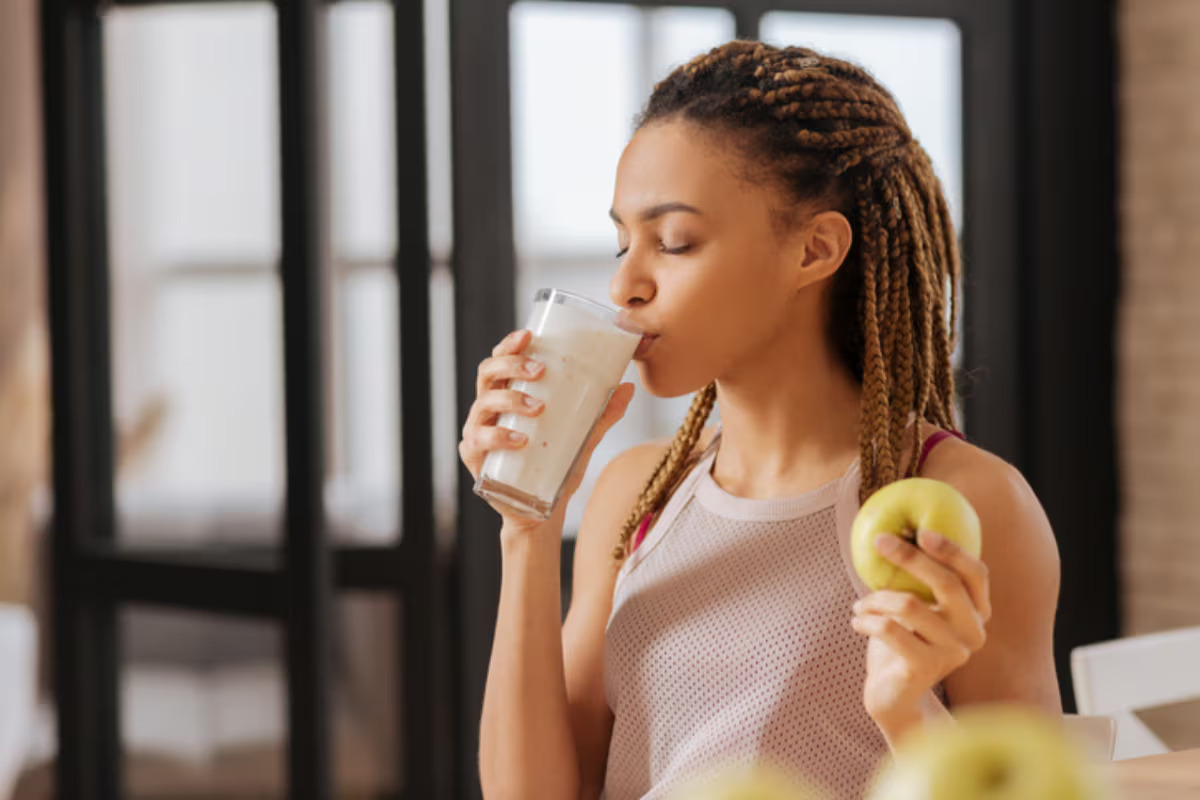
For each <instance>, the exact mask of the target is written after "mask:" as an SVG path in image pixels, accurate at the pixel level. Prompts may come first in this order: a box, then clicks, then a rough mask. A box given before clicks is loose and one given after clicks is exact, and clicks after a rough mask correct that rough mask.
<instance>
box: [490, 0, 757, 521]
mask: <svg viewBox="0 0 1200 800" xmlns="http://www.w3.org/2000/svg"><path fill="white" fill-rule="evenodd" d="M509 23H510V29H511V37H512V41H511V48H510V49H511V53H512V56H511V58H512V125H513V203H514V225H515V240H516V249H517V287H518V288H517V297H516V298H515V300H516V307H517V320H518V323H520V322H521V321H523V320H524V319H525V317H526V315H527V314H528V311H529V308H530V306H531V301H532V298H533V293H534V291H535V290H536V289H537V288H540V287H543V286H554V287H558V288H562V289H568V290H571V291H576V292H580V293H582V294H584V295H587V296H589V297H594V298H596V299H598V300H601V301H607V298H608V284H609V280H610V278H611V277H612V273H613V270H614V269H615V267H616V261H615V259H614V258H613V255H614V253H615V251H616V234H615V233H614V231H613V227H612V222H611V221H610V220H609V218H608V209H609V206H610V205H611V204H612V192H613V182H614V180H615V176H616V168H617V161H618V160H619V158H620V156H621V151H622V150H623V149H624V147H625V144H626V143H627V142H628V141H629V137H630V135H631V134H632V132H633V119H634V117H635V116H636V114H637V113H638V112H639V111H640V110H641V107H642V105H643V104H644V103H645V101H646V99H647V98H648V97H649V94H650V90H651V89H652V88H653V86H654V83H655V82H656V81H657V80H660V79H661V78H663V77H665V74H666V72H667V70H669V69H670V68H671V67H673V66H675V65H677V64H679V63H682V62H684V61H687V60H688V59H690V58H691V57H692V56H694V55H697V54H699V53H701V52H703V51H705V50H708V49H710V48H712V47H715V46H717V45H719V44H721V43H723V42H725V41H728V40H729V39H731V38H733V36H734V30H735V28H734V20H733V16H732V15H731V14H729V13H728V12H727V11H724V10H722V9H704V8H686V7H685V8H670V9H665V8H664V9H645V8H638V7H635V6H631V5H624V4H600V3H586V4H572V3H556V2H519V3H516V4H514V5H513V7H512V11H511V14H510V17H509ZM564 65H570V68H569V69H564ZM636 374H637V373H636V369H633V368H631V370H630V372H629V373H628V376H627V380H635V381H636ZM689 402H690V399H689V398H686V397H685V398H678V399H676V400H672V401H661V400H654V401H653V402H651V400H650V399H649V398H648V397H647V396H646V395H645V393H644V392H639V393H638V395H637V397H636V398H635V399H634V402H633V405H632V406H631V407H630V410H629V412H628V413H627V414H626V416H625V419H624V420H622V421H621V423H620V424H618V426H617V427H616V428H614V429H613V431H611V432H610V433H609V435H608V436H607V437H606V438H605V440H604V441H603V442H602V443H601V445H600V447H599V448H598V450H597V452H596V455H595V456H594V458H593V459H592V465H591V467H590V469H589V471H588V474H587V476H585V478H584V482H583V486H582V488H581V489H580V493H579V494H580V496H581V497H586V496H587V495H588V494H589V493H590V491H591V487H592V485H593V484H594V481H595V478H596V475H597V474H598V473H599V471H600V470H601V469H603V467H604V465H605V464H606V463H607V462H608V461H609V460H610V459H611V458H612V457H613V456H615V455H616V454H617V453H619V452H621V451H622V450H625V449H627V448H629V447H631V446H633V445H634V444H637V443H639V442H643V441H646V440H647V439H653V438H656V437H661V436H667V435H670V434H671V433H672V432H673V431H674V430H675V428H676V426H678V424H679V423H680V422H682V420H683V418H684V415H685V413H686V411H687V406H688V404H689ZM583 506H584V504H583V503H581V502H577V503H573V504H572V506H571V508H570V509H569V511H568V515H567V521H566V531H567V534H568V535H573V533H574V531H575V530H577V528H578V525H579V522H580V520H581V518H582V514H583Z"/></svg>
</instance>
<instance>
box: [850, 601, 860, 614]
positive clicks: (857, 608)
mask: <svg viewBox="0 0 1200 800" xmlns="http://www.w3.org/2000/svg"><path fill="white" fill-rule="evenodd" d="M850 610H851V611H853V612H854V613H855V614H858V613H859V612H861V611H862V601H861V600H859V601H856V602H855V603H854V605H852V606H850Z"/></svg>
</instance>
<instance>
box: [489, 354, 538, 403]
mask: <svg viewBox="0 0 1200 800" xmlns="http://www.w3.org/2000/svg"><path fill="white" fill-rule="evenodd" d="M545 369H546V366H545V365H544V364H543V363H542V362H540V361H537V360H535V359H532V358H526V357H525V356H520V355H504V356H496V357H493V358H487V359H484V360H483V361H482V362H480V364H479V373H478V378H477V380H476V381H475V394H476V396H478V395H482V394H483V393H484V392H486V391H488V390H489V389H502V388H505V387H507V386H508V382H509V381H514V380H523V381H529V380H537V379H538V378H539V377H541V374H542V373H543V372H544V371H545Z"/></svg>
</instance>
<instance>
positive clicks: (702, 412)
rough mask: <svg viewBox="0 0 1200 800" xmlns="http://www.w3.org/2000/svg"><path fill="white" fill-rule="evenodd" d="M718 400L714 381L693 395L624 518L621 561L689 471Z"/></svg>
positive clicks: (618, 554) (619, 549)
mask: <svg viewBox="0 0 1200 800" xmlns="http://www.w3.org/2000/svg"><path fill="white" fill-rule="evenodd" d="M716 401H717V385H716V384H715V383H710V384H709V385H708V386H705V387H704V388H703V389H701V390H700V391H698V392H696V396H695V397H694V398H692V406H691V408H690V409H688V414H687V417H686V418H685V419H684V421H683V424H682V425H680V426H679V430H677V431H676V432H675V438H674V439H672V440H671V447H670V449H668V450H667V452H666V453H664V454H663V457H662V459H661V460H660V461H659V462H658V466H656V467H655V468H654V472H652V473H651V474H650V477H649V479H647V480H646V483H645V485H644V486H643V487H642V491H641V493H640V494H639V495H638V499H637V502H636V503H635V504H634V506H633V510H632V511H631V512H629V516H628V517H626V519H625V525H624V526H623V527H622V528H621V536H620V539H619V540H618V543H617V546H616V547H615V548H614V549H613V558H615V559H616V560H618V561H621V560H623V559H624V558H625V555H626V553H627V552H628V551H629V540H630V538H632V536H633V534H634V532H635V531H636V530H637V529H638V526H640V525H641V524H642V521H643V520H644V519H645V518H646V517H647V516H649V515H651V514H654V513H656V512H657V511H658V510H659V509H660V508H661V507H662V505H663V504H665V502H666V499H667V497H668V496H669V494H670V492H671V490H673V489H674V488H675V485H676V484H677V483H678V482H679V480H680V478H682V477H683V474H684V473H685V472H686V469H685V468H686V467H687V466H690V465H689V463H688V462H689V457H690V456H691V455H692V451H693V450H695V449H696V443H697V442H699V441H700V434H701V433H702V432H703V431H704V425H705V423H707V422H708V418H709V416H710V415H711V414H712V410H713V405H714V404H715V403H716Z"/></svg>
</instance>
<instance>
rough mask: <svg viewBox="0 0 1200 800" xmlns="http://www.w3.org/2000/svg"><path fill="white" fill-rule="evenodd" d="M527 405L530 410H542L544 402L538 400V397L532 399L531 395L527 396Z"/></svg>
mask: <svg viewBox="0 0 1200 800" xmlns="http://www.w3.org/2000/svg"><path fill="white" fill-rule="evenodd" d="M525 405H526V406H527V407H529V408H541V407H542V401H541V400H538V399H537V398H536V397H530V396H529V395H525Z"/></svg>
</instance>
